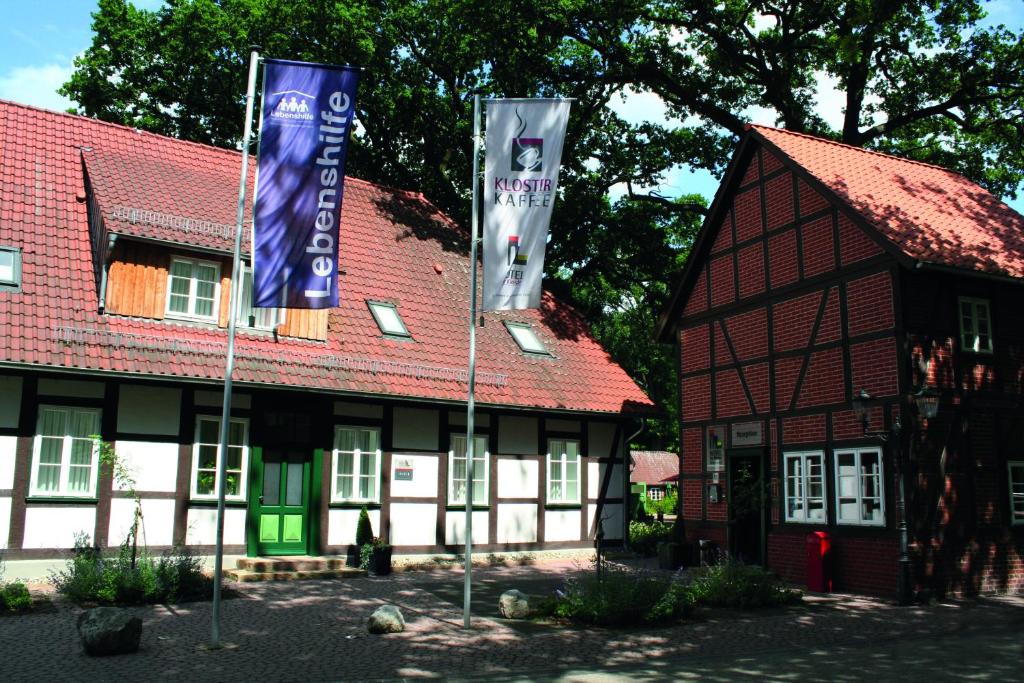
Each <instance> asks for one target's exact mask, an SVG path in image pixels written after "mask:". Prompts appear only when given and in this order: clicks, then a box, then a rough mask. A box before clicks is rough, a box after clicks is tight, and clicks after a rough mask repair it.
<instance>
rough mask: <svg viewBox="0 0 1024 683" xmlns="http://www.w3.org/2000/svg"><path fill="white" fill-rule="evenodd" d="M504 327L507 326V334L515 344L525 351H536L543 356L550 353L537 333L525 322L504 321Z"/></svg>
mask: <svg viewBox="0 0 1024 683" xmlns="http://www.w3.org/2000/svg"><path fill="white" fill-rule="evenodd" d="M505 327H506V328H508V331H509V334H511V335H512V338H513V339H515V340H516V344H518V345H519V348H520V349H522V350H523V351H525V352H526V353H536V354H541V355H545V356H550V355H551V354H550V353H549V352H548V350H547V349H546V348H545V347H544V343H543V342H541V340H540V338H539V337H538V336H537V333H536V332H534V331H533V328H532V327H530V326H529V325H526V324H525V323H511V322H508V321H506V322H505Z"/></svg>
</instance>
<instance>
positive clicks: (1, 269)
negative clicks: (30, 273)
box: [0, 246, 21, 292]
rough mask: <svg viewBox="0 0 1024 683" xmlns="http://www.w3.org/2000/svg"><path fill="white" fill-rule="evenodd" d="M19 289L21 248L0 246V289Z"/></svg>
mask: <svg viewBox="0 0 1024 683" xmlns="http://www.w3.org/2000/svg"><path fill="white" fill-rule="evenodd" d="M20 289H21V249H18V248H17V247H6V246H0V291H8V292H16V291H19V290H20Z"/></svg>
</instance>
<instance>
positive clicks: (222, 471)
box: [210, 47, 260, 648]
mask: <svg viewBox="0 0 1024 683" xmlns="http://www.w3.org/2000/svg"><path fill="white" fill-rule="evenodd" d="M259 62H260V53H259V49H258V48H255V47H254V48H253V49H252V53H251V54H250V55H249V88H248V90H247V91H246V94H245V133H244V134H243V135H242V176H241V179H240V180H239V183H238V214H237V216H236V222H235V252H234V263H233V264H232V266H231V296H230V297H229V298H228V357H227V364H226V367H225V369H224V406H223V408H222V409H221V413H220V447H219V449H218V451H217V550H216V556H215V557H214V564H213V626H212V629H211V634H210V647H212V648H219V647H220V586H221V579H222V577H221V574H222V572H223V565H224V557H223V556H224V494H225V491H226V483H227V482H226V479H227V457H228V433H229V427H230V421H231V376H232V375H233V374H234V371H235V323H236V319H237V317H238V304H239V299H241V292H242V278H241V277H240V275H241V270H242V257H241V252H242V227H243V223H244V222H245V190H246V184H247V181H248V176H249V141H250V138H251V137H252V109H253V100H254V99H255V97H256V71H257V70H258V69H259Z"/></svg>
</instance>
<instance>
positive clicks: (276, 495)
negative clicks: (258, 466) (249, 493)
mask: <svg viewBox="0 0 1024 683" xmlns="http://www.w3.org/2000/svg"><path fill="white" fill-rule="evenodd" d="M280 500H281V463H279V462H268V463H266V464H264V465H263V505H277V504H278V502H279V501H280Z"/></svg>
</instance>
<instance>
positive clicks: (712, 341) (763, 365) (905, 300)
mask: <svg viewBox="0 0 1024 683" xmlns="http://www.w3.org/2000/svg"><path fill="white" fill-rule="evenodd" d="M725 182H726V183H729V186H728V191H727V193H726V194H723V195H722V196H721V197H720V199H719V202H720V207H719V208H718V209H717V210H716V212H714V213H713V214H712V217H711V218H710V219H709V221H708V223H706V225H705V230H706V231H708V233H707V234H706V235H704V236H702V239H704V240H709V241H710V243H711V244H713V247H712V249H711V251H710V253H707V252H705V253H704V254H703V256H698V258H700V260H698V261H696V262H695V263H694V264H692V266H691V267H692V268H694V269H695V270H694V272H695V273H696V275H695V277H694V278H693V280H692V282H693V286H692V288H691V289H690V291H689V294H688V298H687V299H686V301H687V303H686V304H685V306H684V307H683V310H682V311H681V314H679V313H678V312H677V317H675V318H674V319H673V320H672V324H674V325H675V327H676V329H679V330H680V332H679V342H680V343H679V353H680V358H679V367H680V371H681V392H682V395H681V402H682V410H681V415H680V418H681V422H682V429H681V435H682V438H681V450H682V457H681V480H682V491H683V503H682V512H683V517H684V520H685V521H684V523H685V526H686V530H687V536H688V537H689V538H690V539H698V538H701V539H710V540H715V541H716V542H718V543H720V544H721V545H722V547H723V548H724V549H726V550H728V551H731V552H735V551H736V550H737V548H738V545H737V536H738V535H740V534H741V533H743V532H741V531H739V530H738V527H737V522H731V521H730V520H731V519H732V518H733V513H732V511H731V510H730V507H729V497H730V496H729V493H730V486H732V484H731V470H730V468H731V467H732V464H731V463H732V462H733V460H734V459H750V458H752V457H753V458H757V459H759V461H760V465H759V467H760V468H761V469H760V471H761V472H763V473H764V475H765V477H764V481H765V486H764V494H765V498H766V510H765V513H766V514H765V525H764V528H763V529H761V533H762V534H763V546H762V553H761V554H760V557H761V559H762V560H763V561H764V562H765V563H766V564H767V566H768V567H769V568H771V569H773V570H775V571H777V572H779V573H780V574H781V575H782V576H784V577H785V578H786V579H788V580H790V581H793V582H795V583H802V582H803V581H804V580H805V578H806V576H805V562H806V537H807V534H808V533H809V532H811V531H819V530H820V531H827V532H828V533H829V534H830V535H831V536H832V548H833V554H832V570H833V577H834V585H835V589H836V590H849V591H855V592H865V593H874V594H881V595H893V594H894V592H895V589H896V574H897V557H898V554H899V534H898V531H897V527H898V520H897V516H896V514H895V511H896V509H897V505H896V503H897V489H898V476H897V475H898V472H897V461H896V459H895V458H896V454H897V453H899V452H902V453H909V454H910V456H909V457H908V458H907V462H908V463H909V465H908V466H907V467H908V471H907V474H906V488H907V491H908V493H907V501H908V520H909V522H910V525H911V526H912V527H913V529H912V533H911V551H912V559H913V562H914V567H915V570H914V586H915V587H916V588H917V589H929V590H933V591H935V592H939V593H945V592H948V591H955V592H968V593H970V592H977V591H981V590H1014V589H1015V588H1019V587H1024V524H1022V525H1010V524H1009V523H1008V520H1009V519H1010V515H1011V511H1010V510H1009V507H1008V505H1009V494H1008V483H1007V465H1006V461H1007V459H1011V460H1012V459H1015V458H1016V459H1019V460H1024V427H1020V428H1015V427H1010V426H1008V425H1009V424H1010V423H1011V421H1012V418H1011V416H1014V418H1013V419H1016V420H1017V421H1018V422H1024V415H1022V414H1021V409H1020V407H1019V406H1020V402H1019V399H1020V396H1021V388H1022V386H1024V323H1022V322H1014V323H1012V324H1011V323H1010V321H1009V318H1010V317H1012V316H1011V315H1010V313H1009V311H1005V313H1006V315H1007V319H1004V318H1003V316H1002V315H998V312H997V311H995V310H994V311H993V313H992V318H993V320H994V321H995V322H994V323H993V324H994V325H1003V326H1002V327H1001V328H999V329H1000V331H1002V332H1004V333H1005V337H1004V340H1003V341H1004V344H1003V348H1002V349H1001V353H997V354H994V355H991V356H988V357H983V356H980V355H979V354H972V355H971V357H970V358H969V359H965V358H963V357H962V356H963V354H960V355H959V356H958V355H957V353H956V352H955V351H954V349H955V347H956V345H957V344H958V342H959V340H958V338H957V329H956V325H957V323H956V304H955V303H950V302H951V301H952V302H955V300H956V292H955V290H958V288H959V286H960V282H961V280H962V278H961V279H956V278H954V277H953V276H947V277H946V278H945V279H942V278H939V276H934V277H933V279H935V278H938V279H939V280H941V282H942V283H945V284H943V285H942V286H945V287H946V288H948V289H950V291H949V292H945V293H944V294H943V295H942V296H940V297H938V298H936V291H935V290H936V288H937V287H940V285H939V284H936V283H933V282H931V280H928V282H927V283H926V282H925V281H924V280H922V279H921V278H922V276H920V275H918V274H916V273H909V274H908V272H907V270H906V268H904V265H905V263H904V262H902V261H901V260H900V258H899V256H898V254H897V253H896V252H895V250H889V249H887V248H885V247H883V244H885V241H884V240H883V239H881V238H880V237H879V236H878V235H877V234H876V233H875V232H874V231H872V229H871V228H870V226H868V225H866V224H864V223H863V222H861V221H860V219H859V218H857V217H856V215H855V213H854V212H853V211H852V210H851V208H850V207H849V206H846V205H843V204H841V203H840V202H836V201H834V200H832V199H829V198H827V196H826V194H825V192H824V191H823V190H822V189H820V188H819V187H818V186H817V185H816V184H815V183H814V182H813V179H810V180H809V179H807V178H806V176H805V175H804V174H802V173H801V169H800V168H799V167H797V166H796V165H795V164H793V163H792V162H791V161H788V160H785V161H784V160H783V159H782V158H779V157H778V156H776V155H775V154H773V153H771V152H769V151H768V149H766V148H765V147H764V146H761V145H759V144H757V143H753V144H748V145H746V146H745V147H741V150H740V152H739V153H738V156H737V158H736V159H735V160H734V168H733V169H732V170H731V171H730V175H729V176H728V178H727V179H726V181H725ZM723 202H724V203H723ZM715 214H718V215H719V216H721V217H722V218H721V219H720V220H716V219H715ZM915 278H916V279H915ZM925 279H927V278H925ZM911 280H912V282H911ZM925 284H927V286H925ZM911 288H916V290H915V291H914V292H911ZM989 289H991V288H989ZM1004 289H1007V290H1009V289H1011V286H1010V285H1006V286H1005V287H1004ZM1017 289H1019V288H1017ZM989 294H991V292H990V293H989ZM1019 294H1020V293H1019V292H1018V293H1017V296H1018V297H1019ZM919 299H927V300H928V302H929V305H930V306H932V307H934V306H937V305H942V306H946V308H945V309H944V310H945V314H944V315H945V318H943V322H942V324H943V325H945V329H944V331H943V333H942V334H940V335H936V334H933V333H931V332H930V331H931V330H932V329H933V328H934V326H935V322H936V321H935V319H934V315H928V316H921V315H916V314H914V313H913V312H910V313H908V311H911V309H912V307H913V306H916V305H918V303H917V302H918V300H919ZM1009 301H1010V299H1009V297H1008V298H1007V302H1006V305H1007V306H1008V305H1009ZM920 303H921V304H923V303H924V302H923V301H921V302H920ZM1012 325H1016V326H1017V327H1019V328H1022V329H1016V330H1015V329H1012ZM926 379H927V380H928V381H930V382H933V383H935V384H937V385H938V386H943V387H945V388H947V389H949V390H954V389H955V390H957V391H960V392H964V391H970V392H979V391H981V392H987V394H986V395H988V396H989V397H990V398H991V400H992V402H993V410H992V411H991V412H990V415H989V418H988V419H987V420H986V419H980V420H979V419H973V420H970V428H969V430H968V432H969V433H968V434H967V436H966V437H965V436H964V435H962V434H961V435H960V436H958V437H957V439H959V440H960V441H963V440H964V439H965V438H968V439H970V443H969V444H966V443H965V444H962V445H961V446H958V447H957V448H955V449H954V448H951V442H950V440H949V438H948V435H949V434H950V433H952V430H953V429H954V428H956V429H961V430H963V429H965V427H964V425H963V422H964V421H966V420H967V417H966V414H967V413H966V411H965V407H966V406H965V405H964V404H965V403H970V404H972V407H973V402H974V400H975V399H974V397H968V396H967V395H964V394H962V396H963V399H962V400H963V402H962V403H961V404H960V406H959V408H957V409H956V410H954V409H952V408H951V409H950V410H949V412H951V413H952V412H955V413H956V414H957V415H958V416H959V418H958V419H959V421H954V422H953V423H951V422H950V420H949V419H948V418H947V419H946V420H945V421H942V420H941V418H942V416H941V415H940V419H939V420H932V422H933V423H934V424H932V425H928V424H927V423H926V422H922V421H918V420H916V411H915V409H914V408H912V407H911V406H913V403H912V401H910V399H909V396H910V394H911V392H912V391H913V390H914V388H916V387H918V386H920V385H921V384H922V382H924V381H925V380H926ZM862 388H863V389H865V390H867V391H868V392H869V393H870V394H871V395H872V397H874V399H876V402H875V404H874V406H873V407H872V408H871V409H870V411H869V420H868V428H869V431H870V432H872V433H875V434H886V433H888V432H889V430H890V428H891V427H892V425H893V424H894V423H895V422H896V421H897V419H901V420H902V422H903V425H902V426H903V429H902V432H901V434H900V438H899V440H898V441H896V440H894V439H890V441H889V442H887V443H883V442H882V440H881V439H879V438H877V437H876V436H873V435H870V434H869V435H868V436H865V435H864V431H863V426H862V424H861V422H860V421H859V420H858V419H857V418H856V416H855V415H854V413H853V411H852V409H851V403H850V400H851V397H852V396H853V395H854V394H855V393H856V392H858V391H859V390H860V389H862ZM1008 394H1012V395H1013V396H1015V399H1016V401H1017V403H1015V404H1013V405H1014V406H1016V407H1011V406H1010V403H1009V402H1008V401H1007V396H1008ZM901 397H902V398H901ZM957 400H961V399H957ZM901 402H902V403H903V406H902V409H901ZM908 423H912V424H908ZM753 424H759V425H760V434H761V435H762V438H761V443H760V444H759V445H758V444H756V443H755V444H753V445H751V444H750V442H749V437H742V438H743V441H742V443H735V442H734V441H733V435H732V431H733V428H734V427H736V426H739V427H738V430H739V431H744V430H747V431H749V429H750V426H751V425H753ZM710 428H714V429H715V430H716V433H724V437H723V438H724V439H725V444H724V447H725V458H724V461H725V464H724V469H723V470H719V471H709V469H708V468H709V465H710V464H712V463H711V462H710V461H709V452H708V437H707V435H708V430H709V429H710ZM1014 430H1016V431H1014ZM754 433H757V431H756V430H754ZM894 441H896V442H895V443H894ZM897 446H898V447H899V448H901V449H906V450H902V451H898V450H897ZM944 448H945V453H946V457H947V458H948V457H949V454H950V453H952V452H955V453H956V454H957V456H958V457H959V458H960V461H959V462H958V463H957V465H956V467H954V468H953V469H952V470H950V465H949V463H948V462H946V463H944V464H940V460H941V459H942V453H943V452H944V451H943V449H944ZM851 449H852V450H857V449H879V450H878V452H879V453H881V463H880V474H879V478H880V481H881V489H882V491H881V494H882V507H883V508H884V512H883V513H882V514H881V515H880V517H882V519H879V518H878V517H872V516H870V515H868V516H867V520H866V521H860V522H859V523H853V522H851V521H850V518H849V517H844V519H843V522H844V523H840V520H839V519H838V517H839V514H840V513H839V511H838V507H839V503H838V497H839V493H840V492H839V491H838V490H837V487H838V486H839V483H838V478H837V472H838V471H839V469H840V468H839V459H838V457H837V455H836V453H837V452H839V451H843V452H851ZM1014 449H1016V450H1014ZM1009 451H1013V453H1010V452H1009ZM865 452H869V451H865ZM968 452H969V453H970V456H968V455H967V453H968ZM787 453H788V454H798V453H811V454H817V455H816V456H814V457H817V458H820V463H821V472H822V475H823V476H822V486H823V491H824V494H823V498H824V504H823V505H824V511H823V512H821V513H819V514H821V515H823V516H824V517H823V518H821V517H815V518H814V521H812V522H806V521H800V520H799V518H798V516H797V515H795V514H794V513H791V514H789V515H787V490H788V489H789V488H790V487H791V486H792V483H791V482H787V479H786V477H785V476H784V469H785V467H786V465H785V462H786V459H785V456H786V454H787ZM982 454H984V455H982ZM846 457H848V456H846ZM943 467H945V468H946V471H945V473H944V474H940V472H941V471H942V468H943ZM957 468H959V469H957ZM844 472H847V475H844V476H848V472H849V468H846V469H844ZM967 488H969V489H970V495H969V496H967V495H965V491H966V489H967ZM712 492H715V493H717V494H719V496H720V501H719V502H712V500H711V494H712ZM789 493H790V497H791V498H795V496H793V492H792V491H790V492H789ZM844 496H847V497H844V500H846V501H847V503H846V505H847V508H848V507H849V505H850V503H849V502H848V500H849V499H848V491H847V492H846V493H845V494H844ZM844 514H846V515H849V512H846V513H844ZM956 516H959V518H963V519H964V523H963V524H962V525H961V526H959V527H956V529H954V528H953V527H952V526H949V525H951V524H952V523H953V522H954V521H955V520H954V517H956ZM968 518H969V519H968ZM947 526H949V528H948V529H947V528H946V527H947ZM936 528H942V529H943V533H941V534H939V535H938V536H937V537H938V538H941V539H943V540H941V541H940V540H936V535H935V534H934V533H933V532H934V529H936ZM968 528H969V530H967V529H968ZM954 539H955V540H954Z"/></svg>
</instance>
